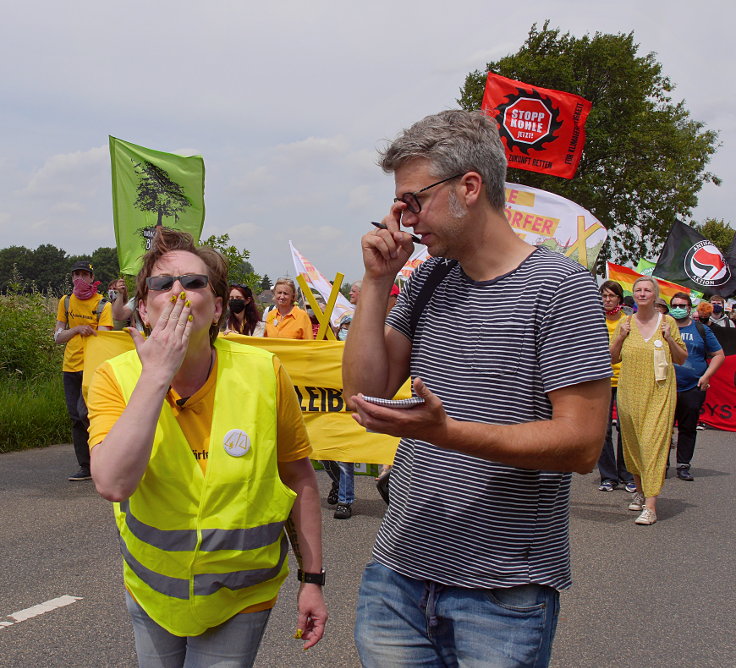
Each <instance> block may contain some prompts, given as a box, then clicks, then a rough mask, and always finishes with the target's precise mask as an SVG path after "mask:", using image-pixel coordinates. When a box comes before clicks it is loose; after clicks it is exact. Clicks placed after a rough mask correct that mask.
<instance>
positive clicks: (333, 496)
mask: <svg viewBox="0 0 736 668" xmlns="http://www.w3.org/2000/svg"><path fill="white" fill-rule="evenodd" d="M339 491H340V485H339V484H337V483H336V482H333V483H332V487H331V488H330V493H329V494H328V495H327V505H328V506H334V505H335V504H336V503H337V493H338V492H339Z"/></svg>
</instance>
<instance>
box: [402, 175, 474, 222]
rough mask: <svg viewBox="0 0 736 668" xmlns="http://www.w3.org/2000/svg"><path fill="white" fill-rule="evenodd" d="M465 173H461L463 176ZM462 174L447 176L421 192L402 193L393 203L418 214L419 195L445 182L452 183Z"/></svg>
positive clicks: (419, 208)
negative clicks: (398, 203) (403, 205)
mask: <svg viewBox="0 0 736 668" xmlns="http://www.w3.org/2000/svg"><path fill="white" fill-rule="evenodd" d="M464 173H465V172H463V174H464ZM463 174H455V176H448V177H447V178H446V179H442V181H437V183H433V184H432V185H430V186H427V187H426V188H422V189H421V190H417V191H415V192H413V193H404V194H403V195H401V197H394V202H403V203H404V204H406V208H407V209H409V211H411V212H412V213H419V212H420V211H421V210H422V203H421V202H420V201H419V198H418V197H417V195H419V193H423V192H426V191H427V190H429V189H430V188H434V187H435V186H438V185H440V184H441V183H446V182H447V181H452V179H456V178H458V177H459V176H462V175H463Z"/></svg>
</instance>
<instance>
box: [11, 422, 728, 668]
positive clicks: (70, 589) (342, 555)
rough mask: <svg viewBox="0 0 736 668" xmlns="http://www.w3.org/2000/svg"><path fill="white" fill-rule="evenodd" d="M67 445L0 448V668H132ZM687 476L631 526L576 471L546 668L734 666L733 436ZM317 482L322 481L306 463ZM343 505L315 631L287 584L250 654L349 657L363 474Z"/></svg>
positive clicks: (363, 547)
mask: <svg viewBox="0 0 736 668" xmlns="http://www.w3.org/2000/svg"><path fill="white" fill-rule="evenodd" d="M75 468H76V467H75V462H74V455H73V452H72V448H71V446H68V445H60V446H53V447H50V448H45V449H41V450H32V451H27V452H21V453H11V454H6V455H2V456H0V666H2V667H3V668H21V667H22V668H30V667H34V668H35V667H37V666H44V667H51V666H85V667H86V666H91V667H101V666H131V667H132V666H135V665H137V664H136V662H135V651H134V648H133V635H132V629H131V625H130V622H129V620H128V617H127V613H126V611H125V606H124V602H123V587H122V577H121V566H120V556H119V552H118V547H117V542H116V538H115V532H114V527H113V518H112V511H111V508H110V504H108V503H107V502H106V501H104V500H102V499H100V498H99V497H98V496H97V495H96V493H95V491H94V488H93V486H92V484H91V483H71V482H67V480H66V475H67V474H68V473H70V472H72V471H74V470H75ZM693 473H694V475H695V478H696V479H695V482H692V483H688V482H683V481H680V480H677V479H668V480H667V484H666V485H665V488H664V490H663V494H662V497H661V499H660V502H659V504H658V514H659V521H658V522H657V524H655V525H654V526H651V527H642V526H636V525H635V524H634V518H635V517H636V515H637V513H633V512H630V511H627V509H626V505H627V503H628V497H629V495H628V494H626V493H625V492H623V491H615V492H612V493H602V492H598V491H597V485H598V477H597V475H595V474H590V475H587V476H575V477H574V483H573V495H572V513H571V540H572V546H573V577H574V585H573V588H572V589H571V590H570V591H568V592H564V593H563V595H562V612H561V615H560V621H559V626H558V632H557V638H556V641H555V648H554V654H553V662H552V665H553V666H555V667H563V666H564V667H573V668H577V667H581V668H582V667H588V666H617V667H618V668H626V667H629V666H630V667H632V668H635V667H636V668H640V667H645V668H658V667H660V666H662V667H665V666H666V667H668V668H669V667H672V666H688V667H691V666H695V667H698V668H704V667H706V666H718V667H722V666H733V665H736V659H735V658H734V657H736V621H735V620H734V614H733V606H732V599H733V593H734V572H736V557H734V536H735V535H736V532H735V531H734V529H735V528H736V513H734V492H733V485H734V474H735V473H736V438H735V436H734V434H729V433H726V432H716V431H706V432H700V433H699V437H698V445H697V449H696V456H695V466H694V468H693ZM318 477H319V480H320V485H321V486H322V488H323V491H324V492H325V493H326V490H327V488H328V483H327V477H326V475H325V474H324V473H319V474H318ZM356 493H357V501H356V504H355V506H354V508H355V515H354V516H353V518H352V519H350V520H347V521H339V520H334V519H333V518H332V512H331V511H330V509H329V508H328V507H327V505H326V504H325V503H324V502H323V524H324V542H325V554H326V568H327V570H328V585H327V588H326V595H327V602H328V606H329V609H330V621H329V623H328V631H327V634H326V636H325V638H324V639H323V641H322V642H321V643H320V644H319V645H318V646H317V647H315V648H313V649H311V650H309V651H308V652H303V651H302V650H301V649H300V643H299V642H298V641H296V640H294V639H293V638H292V636H293V633H294V630H295V622H296V616H295V606H294V600H295V594H296V582H295V579H294V578H293V577H290V578H289V579H288V581H287V584H286V585H285V587H284V589H283V590H282V593H281V596H280V599H279V603H278V604H277V606H276V608H275V609H274V611H273V614H272V616H271V620H270V622H269V627H268V630H267V632H266V636H265V638H264V641H263V643H262V645H261V650H260V653H259V656H258V660H257V665H258V666H260V667H269V668H270V667H280V666H294V665H297V666H319V667H323V666H324V667H327V666H329V667H336V666H358V665H359V663H358V660H357V655H356V653H355V649H354V646H353V640H352V628H353V623H354V606H355V597H356V591H357V586H358V582H359V578H360V573H361V570H362V567H363V565H364V564H365V562H366V561H367V559H368V557H369V554H370V550H371V543H372V539H373V536H374V535H375V532H376V529H377V527H378V524H379V521H380V518H381V515H382V512H383V509H384V506H383V502H382V501H381V500H380V498H379V497H378V494H377V492H376V491H375V489H374V487H373V480H372V478H366V477H363V476H360V477H358V479H357V481H356ZM63 596H71V597H78V599H63V600H64V601H71V602H70V603H69V604H68V605H66V606H64V607H58V608H56V609H53V610H51V611H49V612H46V613H44V614H40V615H37V616H35V617H31V618H29V619H26V620H25V621H20V622H15V623H12V624H11V625H4V624H9V623H10V622H13V618H12V617H10V615H12V614H13V613H14V612H17V611H20V610H26V609H28V608H31V607H32V606H36V605H38V604H41V603H44V602H46V601H50V600H54V599H58V598H60V597H63Z"/></svg>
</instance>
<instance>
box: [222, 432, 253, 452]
mask: <svg viewBox="0 0 736 668" xmlns="http://www.w3.org/2000/svg"><path fill="white" fill-rule="evenodd" d="M222 447H224V448H225V452H227V454H228V455H230V456H231V457H242V456H243V455H244V454H246V453H247V452H248V450H250V436H248V434H246V433H245V432H244V431H243V430H242V429H231V430H230V431H229V432H227V434H225V438H224V439H223V440H222Z"/></svg>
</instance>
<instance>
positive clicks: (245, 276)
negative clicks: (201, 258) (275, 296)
mask: <svg viewBox="0 0 736 668" xmlns="http://www.w3.org/2000/svg"><path fill="white" fill-rule="evenodd" d="M202 243H203V244H204V245H205V246H209V247H210V248H214V249H215V250H216V251H219V252H220V253H221V254H222V255H223V256H224V257H225V259H226V260H227V265H228V272H227V277H228V281H229V282H230V283H242V284H244V285H247V286H248V287H250V288H251V290H253V291H254V292H255V291H257V290H258V286H259V284H260V282H261V277H260V276H259V275H258V274H256V273H255V271H254V270H253V265H252V264H251V263H250V262H248V258H249V257H250V252H249V251H247V250H246V249H245V248H243V249H242V250H238V248H237V247H236V246H233V245H232V244H231V243H230V235H229V234H222V235H220V236H216V235H214V234H213V235H212V236H210V237H208V238H207V239H205V240H204V241H202Z"/></svg>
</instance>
